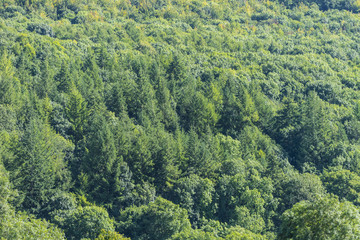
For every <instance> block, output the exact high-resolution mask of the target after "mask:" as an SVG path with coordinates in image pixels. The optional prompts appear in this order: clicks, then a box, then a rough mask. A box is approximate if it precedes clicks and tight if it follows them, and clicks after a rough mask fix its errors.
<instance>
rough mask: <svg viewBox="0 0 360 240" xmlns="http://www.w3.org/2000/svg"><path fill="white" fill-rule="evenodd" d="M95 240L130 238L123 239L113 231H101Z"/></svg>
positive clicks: (128, 239)
mask: <svg viewBox="0 0 360 240" xmlns="http://www.w3.org/2000/svg"><path fill="white" fill-rule="evenodd" d="M95 240H130V238H125V237H124V236H123V235H121V234H119V233H117V232H114V231H106V230H104V229H102V230H101V233H100V235H99V236H98V237H97V238H95Z"/></svg>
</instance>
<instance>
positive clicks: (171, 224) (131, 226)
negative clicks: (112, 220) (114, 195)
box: [117, 197, 190, 240]
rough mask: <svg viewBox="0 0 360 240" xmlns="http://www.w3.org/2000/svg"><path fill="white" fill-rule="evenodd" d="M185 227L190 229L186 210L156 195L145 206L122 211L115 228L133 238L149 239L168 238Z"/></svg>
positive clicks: (135, 239) (134, 239)
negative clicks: (155, 197) (153, 199)
mask: <svg viewBox="0 0 360 240" xmlns="http://www.w3.org/2000/svg"><path fill="white" fill-rule="evenodd" d="M186 229H190V222H189V220H188V219H187V211H186V210H185V209H182V208H180V207H179V206H178V205H175V204H174V203H172V202H170V201H168V200H165V199H163V198H161V197H158V198H157V199H156V200H155V201H154V202H151V203H150V204H149V205H147V206H141V207H130V208H127V209H126V210H125V211H123V212H122V213H121V215H120V217H119V225H118V229H117V230H118V232H121V233H124V234H125V235H126V236H129V237H131V239H133V240H137V239H144V240H145V239H149V240H150V239H168V238H170V237H171V236H172V235H174V234H175V233H178V232H181V231H183V230H186Z"/></svg>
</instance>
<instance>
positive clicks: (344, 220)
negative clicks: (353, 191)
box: [279, 196, 360, 240]
mask: <svg viewBox="0 0 360 240" xmlns="http://www.w3.org/2000/svg"><path fill="white" fill-rule="evenodd" d="M359 214H360V213H359V210H358V209H357V208H356V207H355V206H354V205H353V204H351V203H349V202H339V200H338V199H337V198H334V197H331V196H330V197H324V198H320V199H318V200H316V201H314V202H307V201H303V202H300V203H298V204H295V206H294V207H293V208H292V209H290V210H288V211H286V212H285V213H284V214H283V215H282V221H283V223H282V225H281V230H280V235H279V237H280V239H294V240H295V239H319V240H322V239H357V238H358V236H359V234H360V232H359V231H360V230H359V229H360V228H359V227H360V218H359V217H360V215H359Z"/></svg>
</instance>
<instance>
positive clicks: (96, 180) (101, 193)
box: [79, 112, 121, 204]
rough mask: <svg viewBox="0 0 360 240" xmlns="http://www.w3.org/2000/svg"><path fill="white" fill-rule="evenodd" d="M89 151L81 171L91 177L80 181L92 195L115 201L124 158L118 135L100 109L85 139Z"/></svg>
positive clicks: (84, 157)
mask: <svg viewBox="0 0 360 240" xmlns="http://www.w3.org/2000/svg"><path fill="white" fill-rule="evenodd" d="M85 149H86V150H85V154H84V156H83V158H82V159H81V163H80V172H81V173H82V174H84V176H86V179H87V181H86V182H82V183H80V186H79V187H80V188H83V189H84V190H85V191H86V192H87V193H88V194H89V195H90V196H91V199H92V200H94V201H96V202H98V203H102V204H104V203H111V201H113V200H114V199H115V198H116V197H117V196H118V195H119V194H120V193H119V192H118V189H117V188H118V187H119V181H120V175H121V159H120V158H118V157H117V150H116V148H115V143H114V136H113V134H112V131H111V128H110V126H109V124H108V123H107V120H106V118H105V117H104V116H102V115H101V113H100V112H95V113H94V114H93V116H92V117H91V118H90V122H89V128H88V130H87V134H86V140H85Z"/></svg>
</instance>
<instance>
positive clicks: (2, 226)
mask: <svg viewBox="0 0 360 240" xmlns="http://www.w3.org/2000/svg"><path fill="white" fill-rule="evenodd" d="M16 196H17V195H16V192H15V191H14V190H13V189H12V188H11V186H10V181H9V178H8V173H7V172H6V170H5V168H4V166H3V164H2V161H1V160H0V239H8V240H16V239H29V240H36V239H49V240H52V239H53V240H55V239H59V240H61V239H64V240H65V238H64V234H63V232H62V231H61V230H60V229H58V228H56V227H55V226H54V225H52V224H50V223H49V222H47V221H45V220H39V219H35V218H33V217H31V216H28V215H26V214H25V213H16V212H15V210H14V207H13V206H12V205H11V204H10V202H11V201H12V200H14V198H16Z"/></svg>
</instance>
